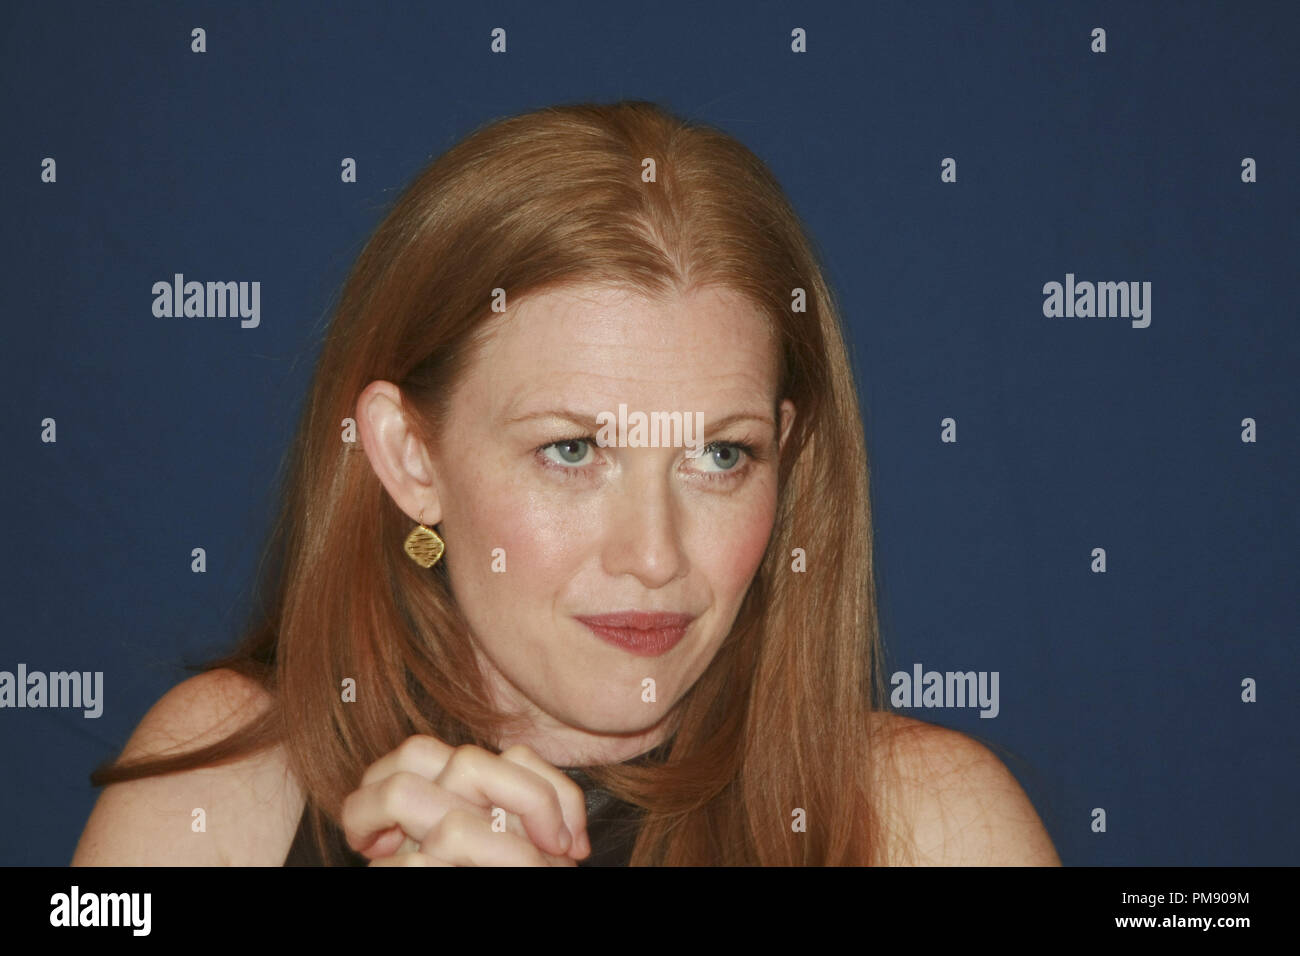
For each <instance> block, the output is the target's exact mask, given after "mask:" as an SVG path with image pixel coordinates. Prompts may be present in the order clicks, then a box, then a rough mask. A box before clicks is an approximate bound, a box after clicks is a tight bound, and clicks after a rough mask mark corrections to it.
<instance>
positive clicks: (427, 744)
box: [397, 734, 439, 763]
mask: <svg viewBox="0 0 1300 956" xmlns="http://www.w3.org/2000/svg"><path fill="white" fill-rule="evenodd" d="M438 750H439V741H438V740H437V738H435V737H430V736H429V735H428V734H414V735H412V736H410V737H407V738H406V739H405V740H403V741H402V742H401V743H400V744H398V745H397V754H398V757H399V759H401V760H402V762H403V763H407V762H414V761H422V760H431V759H433V758H434V757H436V756H437V754H438Z"/></svg>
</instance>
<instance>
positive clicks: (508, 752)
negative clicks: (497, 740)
mask: <svg viewBox="0 0 1300 956" xmlns="http://www.w3.org/2000/svg"><path fill="white" fill-rule="evenodd" d="M501 756H503V757H523V758H524V759H525V760H526V759H528V758H529V757H536V756H537V753H536V752H535V751H534V750H533V749H532V748H531V747H529V746H528V745H527V744H514V745H512V746H511V747H508V748H507V749H505V750H503V751H501ZM539 759H540V758H539Z"/></svg>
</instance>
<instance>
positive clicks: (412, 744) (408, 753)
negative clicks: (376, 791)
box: [359, 734, 456, 787]
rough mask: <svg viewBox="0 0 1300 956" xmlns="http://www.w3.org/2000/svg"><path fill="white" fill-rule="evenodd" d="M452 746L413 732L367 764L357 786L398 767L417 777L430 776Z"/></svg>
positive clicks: (441, 764) (376, 779)
mask: <svg viewBox="0 0 1300 956" xmlns="http://www.w3.org/2000/svg"><path fill="white" fill-rule="evenodd" d="M455 749H456V748H455V747H452V746H450V745H448V744H445V743H443V742H442V741H441V740H439V739H438V738H437V737H430V736H428V735H427V734H414V735H412V736H410V737H407V738H406V739H405V740H403V741H402V742H401V743H400V744H398V745H397V747H395V748H394V749H393V750H392V751H390V752H389V753H386V754H384V756H382V757H380V758H379V759H378V760H376V761H375V762H374V763H372V764H371V765H370V766H369V767H367V768H366V772H365V775H364V776H362V778H361V783H360V784H359V786H362V787H364V786H365V785H366V784H368V783H375V782H376V781H378V780H383V779H384V778H385V777H391V776H392V775H393V774H395V773H398V772H399V771H406V772H407V773H418V774H419V775H420V776H421V777H424V778H426V779H428V780H433V779H434V778H435V777H437V776H438V774H440V773H442V768H443V767H445V766H446V765H447V760H448V758H450V757H451V755H452V752H453V751H454V750H455Z"/></svg>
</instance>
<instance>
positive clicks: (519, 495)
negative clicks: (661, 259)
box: [359, 286, 794, 766]
mask: <svg viewBox="0 0 1300 956" xmlns="http://www.w3.org/2000/svg"><path fill="white" fill-rule="evenodd" d="M776 362H777V353H776V345H775V342H774V341H773V340H772V338H771V337H770V334H769V331H768V328H767V325H766V323H765V321H764V320H763V318H762V317H761V315H760V313H758V312H757V311H756V310H755V309H754V308H753V307H752V306H750V305H749V304H748V303H747V301H746V300H744V299H742V298H741V297H740V296H738V295H737V294H735V293H733V292H730V291H729V290H720V289H711V290H706V291H700V292H697V293H695V294H693V295H691V296H690V297H688V298H682V299H678V300H676V301H673V302H672V303H670V304H667V305H658V304H655V303H652V302H650V301H649V300H646V299H644V298H641V297H639V296H636V295H633V294H629V293H627V292H625V291H622V290H616V289H612V288H609V287H602V286H582V287H568V288H566V289H564V290H559V291H552V292H547V293H542V294H538V295H535V296H533V297H530V298H526V299H524V300H522V301H521V302H520V303H518V304H517V306H513V307H512V308H511V309H510V310H509V311H508V312H507V313H505V314H504V315H502V316H501V317H500V318H498V319H496V320H495V325H494V327H493V328H492V329H491V331H490V333H489V335H488V338H487V339H486V341H485V343H484V345H483V347H482V351H481V352H479V353H478V355H477V357H476V360H475V362H474V363H473V365H472V367H471V368H470V370H469V371H468V373H467V375H466V377H465V378H463V379H462V380H461V382H460V383H458V385H457V388H456V391H455V392H454V394H453V396H452V400H451V406H450V413H449V418H448V421H447V422H446V427H445V430H444V432H443V433H442V434H441V435H440V440H439V446H438V447H437V449H436V450H434V449H426V448H424V446H422V445H419V446H418V447H415V443H413V442H411V441H410V440H409V439H410V435H409V434H404V433H403V427H402V425H401V424H400V411H397V410H396V409H397V406H396V405H394V403H392V402H391V401H388V402H381V403H376V402H374V395H375V394H381V395H387V396H389V397H390V398H391V396H392V394H393V392H392V391H391V390H392V386H387V389H388V390H389V391H386V392H378V393H376V392H375V390H376V387H377V386H386V385H387V383H375V385H372V386H371V387H370V388H369V389H367V394H366V395H365V396H363V402H364V403H365V406H364V407H366V408H368V410H363V411H362V413H361V415H360V416H359V417H360V418H361V419H362V429H363V434H362V437H363V442H364V443H365V445H366V447H367V451H368V454H370V456H371V460H372V462H373V461H375V460H376V457H377V456H376V454H374V453H371V452H370V449H371V446H372V445H374V444H376V443H380V444H387V445H389V446H390V449H391V451H390V452H389V453H381V454H380V455H379V457H380V458H381V459H383V458H386V459H387V460H385V461H383V462H382V463H381V464H379V465H377V466H376V471H377V472H378V473H379V474H380V476H381V478H383V479H384V481H385V485H386V486H387V487H388V489H389V491H390V493H392V494H393V495H394V499H395V500H396V501H397V502H398V504H399V505H401V506H402V507H403V508H404V510H406V511H407V513H408V514H410V515H412V516H418V514H419V512H420V510H421V508H423V511H424V520H425V524H428V525H433V524H435V523H436V524H438V525H439V529H438V530H439V532H440V534H441V535H442V538H443V540H444V541H445V542H446V552H445V553H444V555H443V558H442V560H443V562H445V564H446V567H447V573H448V576H449V580H450V582H451V586H452V590H453V593H454V595H455V598H456V601H457V603H458V604H459V606H460V607H461V609H462V611H463V612H464V614H465V617H466V618H467V619H468V621H469V623H470V626H471V630H472V635H473V640H474V643H475V648H476V651H477V653H478V655H479V659H480V662H481V665H482V666H483V668H484V670H485V673H486V674H487V675H488V679H489V684H490V686H491V688H492V692H493V693H494V694H495V695H496V702H497V704H498V705H499V706H501V707H503V708H505V709H506V710H508V711H521V710H522V711H523V712H525V713H527V714H528V715H529V718H530V725H531V726H530V729H529V731H527V732H525V733H522V734H519V735H512V736H511V737H510V738H509V739H508V740H503V741H500V742H499V743H500V746H501V747H502V748H505V747H507V746H509V745H511V744H515V743H523V744H527V745H528V746H530V747H532V748H533V749H534V750H535V751H537V753H539V754H540V755H541V756H543V757H544V758H546V759H548V760H550V761H551V762H552V763H555V764H557V765H560V766H567V765H576V764H583V763H594V762H612V761H617V760H622V759H625V758H627V757H631V756H633V755H635V754H638V753H641V752H643V751H644V750H647V749H649V748H650V747H653V746H655V745H656V744H657V743H658V742H660V741H661V740H662V739H664V737H665V736H666V734H667V733H668V732H669V730H670V726H669V722H668V721H666V720H665V716H666V715H668V714H669V712H670V711H671V709H672V708H673V705H674V704H676V703H677V702H678V701H679V700H680V699H681V697H682V696H683V695H684V694H685V693H686V691H687V690H689V689H690V687H691V685H692V684H693V683H694V682H695V681H696V679H697V678H699V676H700V675H701V674H702V673H703V672H704V670H705V668H706V667H707V666H708V664H709V662H710V661H711V660H712V659H713V656H714V654H715V653H716V652H717V650H718V648H719V646H720V645H721V644H722V642H723V640H724V639H725V638H726V636H727V634H728V632H729V630H730V628H731V626H732V623H733V621H734V619H735V617H736V614H737V611H738V610H739V607H740V604H741V601H742V599H743V598H744V596H745V593H746V590H747V589H748V587H749V584H750V581H751V580H752V578H753V575H754V573H755V571H756V570H757V568H758V565H759V562H760V561H761V560H762V557H763V554H764V551H765V549H766V547H767V543H768V539H769V536H770V534H771V531H772V522H773V518H774V515H775V511H776V500H777V480H776V478H777V461H778V450H779V448H778V435H779V436H780V441H784V440H785V437H786V435H787V434H788V431H789V427H790V423H791V421H792V420H793V415H794V407H793V405H792V404H791V403H790V402H789V401H784V402H782V403H781V406H780V415H781V421H780V422H777V421H776V420H775V418H774V413H775V412H776V411H777V407H776V406H777V401H776V399H777V395H776V388H777V368H776ZM620 405H621V406H625V409H626V418H625V419H624V420H625V421H626V422H627V431H623V432H620V431H618V425H617V422H618V417H619V407H620ZM652 412H677V413H680V416H679V417H680V419H681V420H682V421H683V422H689V423H690V424H692V425H694V424H695V423H696V422H697V421H699V420H700V419H699V418H698V417H697V413H698V414H699V415H702V421H703V435H702V439H701V437H700V436H699V435H698V434H696V433H694V432H693V431H692V432H685V433H681V432H677V433H662V432H657V433H656V434H655V438H654V439H651V438H648V437H646V436H647V435H648V434H649V432H647V433H645V434H643V435H636V434H632V433H631V424H632V423H633V422H634V421H635V419H636V414H637V413H644V414H645V416H646V417H647V419H649V417H650V413H652ZM601 413H609V415H610V416H611V418H613V419H614V422H615V424H614V425H613V426H612V428H613V431H612V433H611V432H610V431H606V432H605V433H604V435H603V436H601V435H600V434H599V432H598V425H597V424H595V423H596V421H597V416H598V415H599V414H601ZM394 415H396V416H397V417H396V418H395V417H394ZM367 417H369V418H370V422H369V425H368V426H367V422H366V421H365V420H366V418H367ZM724 419H725V420H727V423H726V424H722V425H718V424H717V423H719V422H722V421H723V420H724ZM653 420H654V421H658V419H653ZM368 433H369V434H368ZM638 438H640V439H644V441H657V442H658V444H659V447H645V446H644V445H642V446H641V447H631V446H630V442H631V441H635V440H637V439H638ZM598 439H600V440H610V439H612V440H613V441H614V442H619V441H620V440H621V441H622V442H624V443H627V444H625V445H624V446H620V445H618V444H608V445H602V444H600V443H599V441H598ZM669 441H677V442H678V444H677V445H676V447H663V445H664V444H665V443H667V442H669ZM714 443H716V444H714ZM742 446H749V447H750V448H751V449H752V453H750V452H746V451H744V450H741V447H742ZM699 447H704V448H705V449H706V450H705V451H704V452H703V453H702V454H699V455H693V454H692V448H699ZM413 448H414V449H415V451H414V454H412V450H413ZM621 611H645V612H670V613H676V614H682V615H688V616H690V617H691V620H690V623H689V624H688V626H687V627H686V629H685V631H684V634H682V635H681V636H680V639H679V640H678V641H677V642H676V643H675V644H673V645H672V646H670V647H667V648H666V649H665V647H664V645H663V644H656V643H655V635H653V634H649V635H647V634H645V633H644V632H642V633H639V634H638V633H636V632H626V631H624V632H619V631H615V632H608V631H607V632H605V636H604V637H602V636H601V635H600V633H599V632H598V631H597V630H593V629H592V628H591V627H589V626H588V625H587V624H586V623H584V622H583V621H582V620H580V618H585V617H591V616H597V615H607V614H612V613H615V612H621ZM620 633H621V634H622V635H623V636H630V637H631V638H633V642H632V645H631V646H626V645H623V644H620V643H619V642H618V637H619V635H620ZM664 636H667V637H669V638H670V637H671V636H672V635H671V634H669V635H662V634H661V635H660V637H664ZM610 638H613V640H611V639H610ZM650 682H653V683H652V684H651V683H650Z"/></svg>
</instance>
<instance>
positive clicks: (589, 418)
mask: <svg viewBox="0 0 1300 956" xmlns="http://www.w3.org/2000/svg"><path fill="white" fill-rule="evenodd" d="M636 410H637V409H632V410H631V411H636ZM613 414H615V415H617V414H618V413H617V412H613ZM629 414H631V412H629ZM647 414H658V415H666V414H672V413H671V412H663V411H658V412H648V413H647ZM681 414H683V415H689V414H691V413H690V412H682V413H681ZM539 418H551V419H563V420H565V421H568V422H571V423H572V424H574V425H577V426H578V427H580V428H585V429H587V430H588V431H592V432H595V431H599V430H600V427H601V426H600V423H599V422H597V421H596V416H595V415H587V414H584V413H582V412H575V411H573V410H571V409H568V408H552V409H548V410H546V411H542V412H530V413H529V414H527V415H520V416H518V417H516V418H507V419H506V420H505V421H504V422H503V423H502V424H504V425H506V426H510V425H518V424H519V423H521V422H529V421H534V420H536V419H539ZM745 421H749V422H758V423H759V424H762V425H766V426H767V427H768V428H775V427H776V426H775V424H774V423H773V421H772V419H771V418H768V417H767V416H765V415H755V414H753V413H751V412H737V413H735V414H734V415H727V416H724V417H723V418H719V419H718V420H717V421H716V422H712V423H711V424H709V425H706V426H705V431H720V430H721V429H723V428H726V427H727V426H728V425H732V424H735V423H736V422H745Z"/></svg>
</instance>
